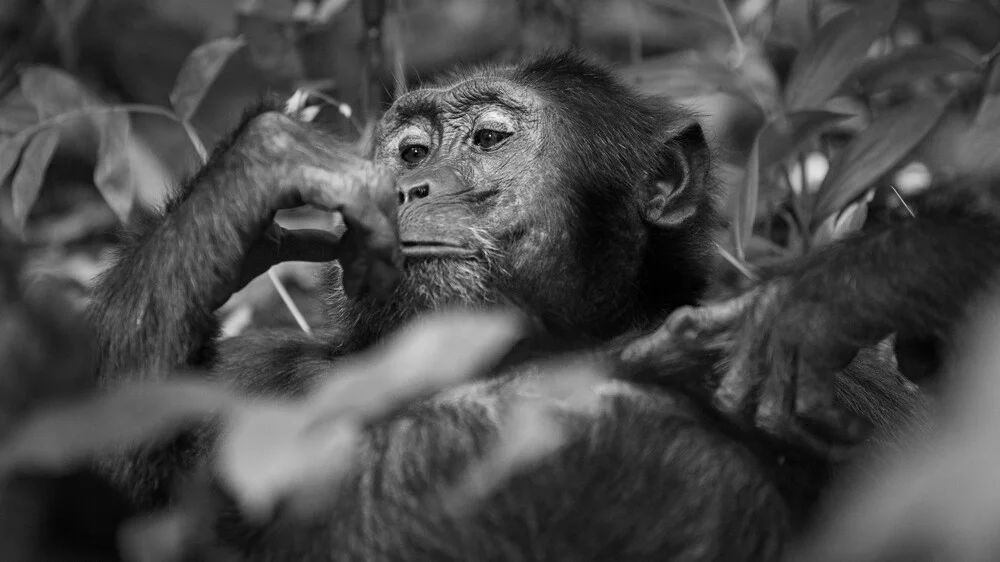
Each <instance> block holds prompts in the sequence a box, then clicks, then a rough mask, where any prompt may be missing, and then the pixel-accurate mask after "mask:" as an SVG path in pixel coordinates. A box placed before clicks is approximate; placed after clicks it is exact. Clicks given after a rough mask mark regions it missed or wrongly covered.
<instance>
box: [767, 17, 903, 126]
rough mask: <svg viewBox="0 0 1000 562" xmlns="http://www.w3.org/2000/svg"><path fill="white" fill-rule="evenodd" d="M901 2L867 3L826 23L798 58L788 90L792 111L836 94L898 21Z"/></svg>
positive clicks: (816, 104)
mask: <svg viewBox="0 0 1000 562" xmlns="http://www.w3.org/2000/svg"><path fill="white" fill-rule="evenodd" d="M898 8H899V0H877V1H871V2H867V3H866V4H863V5H861V6H860V7H859V8H857V9H854V10H849V11H847V12H844V13H843V14H840V15H839V16H837V17H835V18H833V19H832V20H830V21H829V22H827V23H826V24H825V25H823V27H821V28H820V29H819V31H817V33H816V36H815V37H814V38H813V40H812V41H810V43H809V44H808V45H807V46H806V48H805V49H804V50H803V51H802V52H801V53H799V56H797V57H795V62H794V63H793V64H792V70H791V72H790V74H789V77H788V86H787V87H786V90H785V101H786V105H787V106H788V108H789V109H790V110H797V109H807V108H811V107H817V106H819V105H821V104H822V103H823V102H825V101H826V100H827V99H828V98H830V96H832V95H833V94H835V93H836V92H837V91H838V90H839V89H840V85H841V84H842V83H843V82H844V80H845V79H846V78H847V77H848V76H849V75H850V74H851V73H852V72H853V71H854V70H855V68H857V66H858V64H860V63H861V61H863V60H864V59H865V56H866V54H867V53H868V49H869V48H870V47H871V45H872V43H874V42H875V40H876V39H878V38H879V37H881V36H882V35H884V34H885V33H886V32H887V31H888V30H889V28H890V27H891V25H892V22H893V21H894V20H895V18H896V12H897V10H898Z"/></svg>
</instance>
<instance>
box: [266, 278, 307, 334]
mask: <svg viewBox="0 0 1000 562" xmlns="http://www.w3.org/2000/svg"><path fill="white" fill-rule="evenodd" d="M267 277H268V279H270V280H271V284H272V285H274V289H275V290H276V291H278V296H280V297H281V300H282V302H284V303H285V306H286V307H287V308H288V311H289V312H291V313H292V316H293V317H294V318H295V322H296V323H297V324H298V325H299V328H301V329H302V331H303V332H305V333H307V334H311V333H312V330H311V329H310V328H309V323H308V322H306V318H305V316H302V312H300V311H299V307H298V306H296V304H295V301H293V300H292V296H291V295H289V294H288V290H287V289H285V285H284V284H282V282H281V279H278V274H277V273H275V272H274V268H273V267H272V268H271V269H268V270H267Z"/></svg>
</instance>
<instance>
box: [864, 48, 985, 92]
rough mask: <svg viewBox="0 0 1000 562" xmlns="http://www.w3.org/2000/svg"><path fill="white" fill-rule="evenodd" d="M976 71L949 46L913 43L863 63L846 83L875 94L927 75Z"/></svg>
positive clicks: (931, 76) (973, 66)
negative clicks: (947, 47)
mask: <svg viewBox="0 0 1000 562" xmlns="http://www.w3.org/2000/svg"><path fill="white" fill-rule="evenodd" d="M975 71H976V63H974V62H973V61H971V60H969V59H967V58H965V57H963V56H962V55H959V54H958V53H956V52H954V51H952V50H950V49H946V48H944V47H941V46H938V45H914V46H911V47H904V48H902V49H898V50H896V51H893V52H891V53H889V54H888V55H886V56H884V57H880V58H877V59H874V60H870V61H868V62H866V63H865V64H864V65H862V66H861V68H859V69H858V70H857V71H856V72H855V73H854V75H853V76H852V77H851V79H850V80H848V81H847V83H849V84H854V85H857V86H858V87H859V88H860V89H861V91H863V92H865V93H867V94H874V93H877V92H881V91H884V90H889V89H892V88H896V87H899V86H903V85H906V84H912V83H913V82H915V81H918V80H922V79H926V78H933V77H937V76H944V75H947V74H953V73H956V72H975Z"/></svg>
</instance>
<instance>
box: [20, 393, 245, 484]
mask: <svg viewBox="0 0 1000 562" xmlns="http://www.w3.org/2000/svg"><path fill="white" fill-rule="evenodd" d="M237 402H238V401H237V399H236V398H234V397H232V396H230V394H229V392H228V391H227V390H225V389H223V388H222V387H219V386H217V385H210V384H206V383H204V382H200V381H197V380H181V379H180V378H177V379H174V380H172V381H171V382H169V383H161V384H159V385H157V386H129V387H124V388H121V389H119V390H116V391H113V392H110V393H107V394H102V395H100V396H96V397H93V398H90V399H87V400H81V401H79V402H76V403H72V404H66V405H58V406H52V407H50V408H46V409H43V410H38V411H36V412H34V413H32V414H31V415H30V416H29V417H28V418H27V419H26V420H25V421H24V422H22V423H21V424H19V425H18V426H17V428H16V429H15V430H14V431H12V432H11V433H10V434H8V435H7V436H6V437H5V438H4V440H3V442H2V443H0V473H2V472H5V471H9V470H14V469H28V470H44V471H56V472H61V471H65V470H69V469H72V468H74V467H78V466H85V465H86V464H88V463H90V462H91V461H92V460H93V459H94V458H95V456H96V455H97V454H100V453H104V452H107V451H111V450H114V449H115V448H118V447H122V446H125V445H130V444H135V443H144V444H147V445H148V444H152V442H154V441H156V442H159V441H161V440H163V439H166V438H168V437H171V436H173V435H174V434H175V432H176V431H178V430H180V429H182V428H184V427H186V426H189V425H190V424H192V423H196V422H198V421H202V420H207V419H209V418H210V417H211V416H213V415H215V414H218V413H220V412H224V411H226V410H227V409H229V408H231V407H235V406H236V404H237Z"/></svg>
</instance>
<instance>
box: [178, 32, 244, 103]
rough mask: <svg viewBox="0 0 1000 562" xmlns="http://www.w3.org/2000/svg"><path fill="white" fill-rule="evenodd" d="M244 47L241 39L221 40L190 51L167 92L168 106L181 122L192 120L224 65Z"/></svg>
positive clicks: (229, 38)
mask: <svg viewBox="0 0 1000 562" xmlns="http://www.w3.org/2000/svg"><path fill="white" fill-rule="evenodd" d="M244 44H245V43H244V41H243V39H242V38H241V37H235V38H234V37H223V38H221V39H216V40H215V41H210V42H208V43H205V44H204V45H200V46H199V47H197V48H196V49H195V50H194V51H191V54H190V55H188V57H187V59H185V61H184V66H182V67H181V71H180V72H179V73H178V74H177V81H176V82H175V83H174V89H173V91H172V92H170V105H171V106H173V108H174V112H175V113H177V117H178V118H179V119H180V120H181V121H190V120H191V117H192V116H194V112H195V111H196V110H197V109H198V106H199V105H201V101H202V100H203V99H204V98H205V93H206V92H208V88H209V87H210V86H211V85H212V82H214V81H215V79H216V77H218V75H219V72H221V71H222V67H223V66H225V64H226V61H228V60H229V57H231V56H232V55H233V53H235V52H236V51H237V50H239V48H240V47H242V46H243V45H244Z"/></svg>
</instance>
